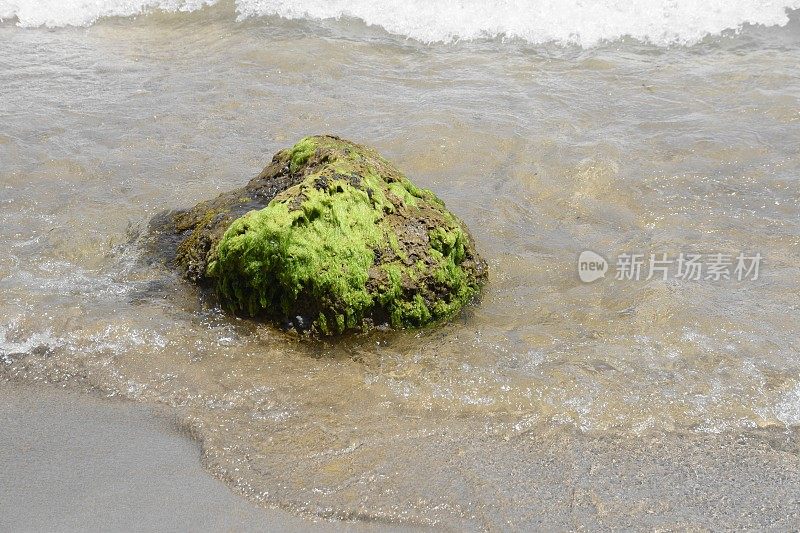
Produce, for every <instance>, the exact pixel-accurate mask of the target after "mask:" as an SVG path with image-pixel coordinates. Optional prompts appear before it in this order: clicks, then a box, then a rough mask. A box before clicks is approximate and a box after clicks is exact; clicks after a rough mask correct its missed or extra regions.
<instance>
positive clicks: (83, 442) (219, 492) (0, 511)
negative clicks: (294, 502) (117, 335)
mask: <svg viewBox="0 0 800 533" xmlns="http://www.w3.org/2000/svg"><path fill="white" fill-rule="evenodd" d="M0 405H2V409H0V427H2V428H3V431H2V432H0V448H2V450H3V453H2V454H0V530H4V531H27V530H39V531H42V530H47V531H58V530H91V531H98V530H128V531H132V530H135V531H156V530H158V531H186V530H225V531H264V530H280V531H297V532H300V531H309V530H311V531H360V530H362V529H363V528H364V526H362V525H360V524H346V523H340V524H336V523H332V522H326V521H324V520H321V519H320V520H313V519H310V518H302V517H298V516H295V515H293V514H291V513H289V512H287V511H283V510H280V509H265V508H262V507H259V506H257V505H255V504H253V503H251V502H249V501H247V500H246V499H244V498H242V497H240V496H238V495H236V494H235V493H233V492H232V491H231V490H230V489H229V488H228V487H226V486H225V485H224V484H223V483H222V482H220V481H218V480H216V479H214V478H213V477H212V476H211V475H210V474H209V473H208V472H206V471H205V470H204V469H203V468H202V466H201V462H200V447H199V445H198V443H197V442H196V441H194V440H192V439H191V438H189V437H188V436H187V435H185V434H182V432H181V430H180V428H179V427H178V426H176V425H175V424H173V423H171V422H170V421H169V420H168V417H166V416H162V415H160V414H159V413H157V412H156V411H157V410H158V409H153V408H151V407H149V406H144V405H137V404H134V403H132V402H127V401H108V400H103V399H101V398H96V397H93V396H90V395H86V394H81V393H78V392H74V391H69V390H60V389H56V388H51V387H46V386H31V385H23V384H17V383H10V382H0Z"/></svg>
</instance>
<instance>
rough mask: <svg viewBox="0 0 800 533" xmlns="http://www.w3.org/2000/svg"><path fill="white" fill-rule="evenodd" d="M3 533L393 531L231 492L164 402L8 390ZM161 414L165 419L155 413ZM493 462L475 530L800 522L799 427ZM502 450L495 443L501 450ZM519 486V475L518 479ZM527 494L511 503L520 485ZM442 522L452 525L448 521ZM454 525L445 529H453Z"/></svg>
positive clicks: (603, 443) (568, 440)
mask: <svg viewBox="0 0 800 533" xmlns="http://www.w3.org/2000/svg"><path fill="white" fill-rule="evenodd" d="M0 406H1V411H0V412H1V414H0V423H1V424H2V426H1V427H3V433H2V435H0V447H2V449H3V454H2V458H0V487H2V489H0V529H2V530H5V531H76V530H81V531H108V530H117V531H122V530H125V531H187V530H193V531H197V530H203V531H372V530H375V529H380V530H391V531H413V530H425V529H428V528H424V527H420V526H417V527H411V526H409V527H401V526H400V525H397V524H395V525H390V524H385V523H383V524H381V523H375V524H372V525H371V526H370V525H369V524H364V523H348V522H330V521H324V520H322V521H321V520H312V519H310V518H309V519H302V518H298V517H297V516H294V515H292V514H290V513H287V512H285V511H280V510H275V509H263V508H259V507H257V506H255V505H253V504H250V503H248V502H247V501H246V500H244V499H243V498H241V497H239V496H237V495H235V494H233V493H232V492H231V491H230V490H229V489H228V488H227V487H226V486H225V485H224V484H222V483H220V482H218V481H217V480H215V479H213V478H212V477H211V476H210V475H209V474H208V473H207V472H206V471H204V470H203V469H202V468H201V465H200V452H199V449H198V446H197V444H196V443H195V442H193V441H192V440H190V439H189V438H188V437H187V436H186V435H184V434H181V432H180V430H179V429H178V427H177V426H175V425H174V423H173V422H171V421H170V420H169V418H168V415H166V414H165V413H164V411H163V410H156V411H155V412H153V411H152V410H150V409H148V408H146V407H143V406H137V405H134V404H131V403H129V402H122V401H103V400H100V399H97V398H93V397H91V396H86V395H79V394H76V393H71V392H65V391H63V390H58V389H52V388H45V387H25V388H22V387H19V386H18V385H10V384H7V383H6V384H3V385H2V387H0ZM156 413H160V414H156ZM481 446H482V449H483V450H484V453H483V454H482V455H474V454H472V455H470V454H464V453H456V454H455V455H454V457H453V460H452V463H453V464H452V465H451V466H452V467H453V468H459V469H461V468H478V467H479V463H485V462H486V461H489V462H491V463H492V465H493V469H494V470H495V476H494V477H493V478H492V479H488V480H486V481H484V482H483V483H482V484H481V495H480V498H478V500H477V504H476V506H475V507H474V508H472V509H469V510H467V511H468V513H469V514H470V515H471V519H470V520H469V521H467V522H466V523H465V524H466V525H467V526H468V528H469V529H474V530H480V529H484V528H489V529H491V528H492V527H493V526H492V525H493V524H494V525H497V524H502V525H503V527H507V528H512V529H530V528H535V529H539V530H544V529H547V530H556V531H566V530H582V529H588V530H619V529H647V530H704V529H709V528H710V529H720V528H722V529H759V530H765V529H770V530H786V529H791V528H792V527H794V526H795V525H797V523H798V521H799V520H800V435H798V434H797V432H794V433H787V432H782V431H762V432H749V433H740V434H722V435H704V436H697V435H691V434H684V435H674V434H672V435H665V434H661V435H650V436H647V437H643V438H638V439H631V438H614V437H610V438H587V437H585V436H582V435H579V434H575V433H571V434H546V435H532V436H530V437H529V438H528V439H527V445H526V447H525V450H526V454H525V455H520V456H515V457H514V458H513V460H510V461H509V460H505V461H502V462H495V461H493V460H492V459H491V457H502V456H503V455H504V454H503V451H502V450H500V449H491V446H492V444H491V443H489V442H485V443H481ZM494 446H496V445H494ZM509 481H510V482H509ZM518 483H524V484H525V485H526V487H527V490H528V491H532V493H531V492H529V494H528V497H529V498H530V500H529V501H532V502H536V504H535V505H531V506H530V507H527V508H525V509H517V510H516V512H514V513H513V515H512V514H509V513H508V512H507V511H504V510H507V509H509V508H513V503H512V502H510V501H509V500H513V498H514V493H515V490H516V488H515V485H516V484H518ZM440 526H446V525H445V524H440ZM445 529H447V527H445Z"/></svg>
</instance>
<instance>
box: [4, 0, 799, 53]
mask: <svg viewBox="0 0 800 533" xmlns="http://www.w3.org/2000/svg"><path fill="white" fill-rule="evenodd" d="M216 2H217V0H0V18H4V19H9V18H13V17H16V18H17V19H18V24H19V25H20V26H25V27H35V26H49V27H53V26H66V25H88V24H91V23H93V22H94V21H96V20H97V19H98V18H101V17H108V16H130V15H137V14H141V13H143V12H147V11H150V10H153V9H163V10H167V11H193V10H196V9H200V8H201V7H203V6H205V5H210V4H214V3H216ZM235 5H236V11H237V13H238V18H239V19H243V18H250V17H259V16H266V15H277V16H280V17H285V18H289V19H298V18H310V19H340V18H348V17H350V18H356V19H360V20H362V21H364V22H365V23H366V24H368V25H374V26H380V27H382V28H384V29H385V30H387V31H389V32H391V33H394V34H397V35H402V36H406V37H411V38H413V39H416V40H419V41H422V42H426V43H433V42H452V41H456V40H471V39H479V38H495V37H503V38H519V39H523V40H525V41H528V42H531V43H544V42H556V43H562V44H568V43H569V44H577V45H581V46H593V45H596V44H598V43H600V42H603V41H615V40H618V39H621V38H623V37H633V38H636V39H639V40H641V41H645V42H650V43H653V44H657V45H662V46H663V45H671V44H693V43H696V42H698V41H700V40H702V39H703V38H704V37H706V36H709V35H718V34H720V33H722V32H725V31H726V30H727V31H738V30H739V29H741V28H742V26H743V25H744V24H754V25H755V24H758V25H764V26H783V25H785V24H786V23H787V22H788V20H789V19H788V15H787V9H798V8H800V0H702V1H700V0H235Z"/></svg>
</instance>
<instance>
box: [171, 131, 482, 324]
mask: <svg viewBox="0 0 800 533" xmlns="http://www.w3.org/2000/svg"><path fill="white" fill-rule="evenodd" d="M172 218H173V221H172V224H173V226H174V233H175V234H176V235H179V236H180V239H179V240H180V244H178V247H177V252H176V255H175V260H174V262H175V265H176V266H177V267H178V268H179V269H180V270H181V271H182V272H183V274H184V275H185V276H186V277H188V278H189V279H191V280H194V281H199V282H207V283H209V284H211V285H212V286H213V287H214V289H215V291H216V293H217V294H218V296H219V298H220V300H221V302H222V304H223V305H224V306H225V307H227V308H228V309H229V310H231V311H233V312H236V313H241V314H245V315H249V316H254V317H255V316H266V317H269V318H271V319H273V320H277V321H279V322H281V323H283V324H286V325H287V326H288V325H291V326H294V327H295V328H296V329H298V330H300V331H302V330H309V329H310V330H312V331H314V332H316V333H318V334H322V335H328V334H338V333H343V332H345V331H349V330H362V331H363V330H368V329H370V328H372V327H376V326H383V325H389V326H391V327H394V328H408V327H421V326H424V325H426V324H429V323H432V322H436V321H439V320H443V319H446V318H448V317H451V316H453V315H454V314H455V313H456V312H458V311H459V310H460V309H461V307H462V306H463V305H464V304H466V303H467V302H468V301H469V300H470V299H471V298H472V297H473V296H475V295H476V294H477V293H478V291H479V290H480V287H481V285H482V284H483V283H484V282H485V280H486V278H487V266H486V263H485V261H484V260H483V259H481V258H480V256H479V255H478V253H477V251H476V250H475V245H474V242H473V239H472V237H471V236H470V234H469V232H468V231H467V229H466V227H465V226H464V224H463V222H461V221H460V220H459V219H458V218H456V217H455V216H454V215H453V214H452V213H450V212H449V211H448V210H447V209H446V208H445V206H444V203H443V202H442V201H441V200H439V199H438V198H437V197H436V196H435V195H434V194H433V193H432V192H431V191H428V190H425V189H420V188H418V187H416V186H415V185H414V184H413V183H411V181H409V180H408V178H406V177H405V176H404V175H403V174H402V173H400V172H399V171H398V170H397V169H396V168H395V167H394V166H393V165H392V164H390V163H389V162H388V161H386V160H385V159H383V158H382V157H381V156H380V155H378V154H377V153H376V152H375V151H374V150H372V149H370V148H367V147H364V146H361V145H358V144H355V143H352V142H349V141H345V140H343V139H340V138H338V137H334V136H314V137H306V138H304V139H302V140H301V141H300V142H298V143H297V144H296V145H295V146H294V147H292V148H291V149H288V150H282V151H280V152H278V153H277V154H276V155H275V157H274V158H273V160H272V163H271V164H270V165H269V166H267V168H265V169H264V170H263V171H262V172H261V174H259V176H257V177H256V178H254V179H253V180H252V181H251V182H250V183H248V184H247V186H245V187H243V188H242V189H238V190H235V191H231V192H229V193H225V194H223V195H221V196H219V197H218V198H216V199H215V200H211V201H208V202H203V203H201V204H199V205H197V206H195V207H194V208H193V209H191V210H189V211H186V212H182V213H178V214H177V215H174V216H173V217H172Z"/></svg>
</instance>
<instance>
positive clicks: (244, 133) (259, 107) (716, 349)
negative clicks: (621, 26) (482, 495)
mask: <svg viewBox="0 0 800 533" xmlns="http://www.w3.org/2000/svg"><path fill="white" fill-rule="evenodd" d="M798 29H800V26H798V23H797V21H796V20H795V21H793V22H792V23H791V24H790V25H789V27H788V28H784V29H781V30H751V31H748V32H745V34H744V35H742V36H739V37H736V38H732V39H731V38H726V39H722V40H719V39H717V40H714V39H709V40H707V41H705V42H704V43H702V44H700V45H697V46H694V47H690V48H680V47H677V48H669V49H659V48H654V47H647V46H642V45H637V44H634V43H624V44H620V43H616V44H613V45H608V46H606V47H601V48H598V49H594V50H590V51H583V50H578V49H569V48H555V47H540V48H534V47H530V46H526V45H522V44H519V43H514V42H506V43H503V42H499V41H498V42H494V41H493V42H478V43H471V44H468V43H462V44H454V45H448V46H423V45H420V44H415V43H413V42H411V41H405V40H402V39H399V38H393V37H389V36H387V35H384V34H382V33H381V32H379V31H377V30H374V29H370V30H367V29H364V28H361V29H358V31H362V32H363V36H361V37H362V38H361V39H355V38H353V36H352V31H354V30H353V29H352V28H348V27H346V26H345V25H344V23H342V24H339V25H337V24H336V23H327V24H326V25H324V26H323V25H314V24H311V23H303V22H297V21H295V22H286V21H277V20H267V21H265V20H250V21H245V22H242V23H233V22H231V21H230V20H229V18H228V17H221V16H218V13H217V12H216V11H214V9H211V10H207V11H204V12H199V13H194V14H178V15H163V14H162V15H153V16H148V17H143V18H141V19H139V20H111V21H105V22H102V23H99V24H98V25H96V26H93V27H91V28H87V29H60V30H56V31H43V30H19V29H17V28H14V27H13V26H11V25H5V26H0V43H2V44H0V64H1V65H2V68H0V116H2V126H0V203H1V204H2V210H0V250H2V253H0V288H1V289H2V291H1V292H0V316H1V317H2V319H0V361H2V364H0V375H2V376H4V377H5V378H9V379H16V380H23V381H39V382H51V383H59V384H65V385H70V386H76V387H80V388H86V389H92V390H95V391H100V392H102V393H103V394H107V395H110V396H121V397H126V398H130V399H134V400H137V401H142V402H160V403H165V404H168V405H171V406H174V407H175V408H176V411H177V412H178V413H179V414H180V416H181V417H182V418H183V419H185V421H186V424H187V426H188V427H190V428H191V429H192V431H193V432H194V433H195V434H196V435H197V436H198V438H199V439H201V441H202V443H203V446H204V452H205V456H204V457H205V459H204V460H205V462H206V465H207V467H208V468H209V469H210V470H211V471H212V472H214V473H215V474H216V475H217V476H219V477H221V478H223V479H225V480H227V481H229V482H230V483H231V484H232V485H234V486H235V487H236V488H237V489H238V490H240V491H242V492H243V493H246V494H247V495H249V496H250V497H252V498H254V499H256V500H264V501H269V502H276V503H279V504H281V505H285V506H288V507H291V508H294V509H306V510H309V511H313V512H316V513H320V514H324V515H331V516H340V517H362V518H371V519H384V518H385V519H392V520H394V519H398V520H402V519H408V520H416V521H424V520H437V519H446V518H447V517H451V516H462V517H464V519H465V520H467V522H469V520H471V519H474V516H473V515H471V514H470V513H471V511H469V510H468V509H467V507H468V504H467V502H471V501H474V498H475V494H476V492H480V490H481V487H482V486H484V485H485V484H487V483H488V484H491V483H494V482H495V481H497V480H498V479H500V478H501V477H502V476H504V475H507V474H508V473H509V472H510V471H513V470H514V469H515V468H516V466H515V465H516V464H517V462H518V461H519V460H520V457H524V454H525V449H526V442H527V441H526V439H529V438H534V437H533V436H534V435H536V437H535V438H540V436H541V434H543V433H544V434H547V433H548V432H559V431H571V430H576V429H577V430H579V431H582V432H585V433H587V434H590V435H596V434H607V433H612V434H614V435H622V436H631V435H634V436H635V435H642V434H644V433H646V432H648V431H650V430H666V431H692V432H700V433H707V432H711V433H715V432H721V431H724V430H727V429H741V428H757V427H769V426H779V427H783V426H787V425H788V426H796V425H798V424H800V359H798V354H800V346H799V345H798V340H797V335H796V332H797V331H798V330H800V308H799V306H800V304H798V301H800V300H799V299H798V295H800V288H799V286H798V283H797V279H798V277H799V276H800V264H798V259H799V258H800V216H798V215H800V208H798V206H799V205H800V192H799V191H800V189H798V187H797V178H798V174H799V171H800V154H798V147H797V139H798V138H800V102H798V95H800V81H799V80H800V61H798V59H800V33H798ZM201 30H202V31H201ZM321 132H331V133H337V134H339V135H342V136H344V137H346V138H351V139H353V140H355V141H358V142H366V143H369V144H372V145H374V146H375V147H376V148H378V150H379V151H381V152H382V153H383V154H385V155H386V156H387V157H388V158H390V159H392V160H393V161H395V162H396V163H397V164H398V166H399V167H400V168H402V169H403V170H405V171H406V172H407V173H408V174H409V175H410V176H411V177H412V178H413V179H414V180H415V181H416V182H417V183H418V184H420V185H421V186H424V187H427V188H431V189H433V190H434V191H436V193H437V194H438V195H439V196H440V197H442V198H443V199H445V201H447V203H448V206H449V207H450V208H451V209H452V210H453V211H454V212H456V213H457V214H458V215H459V216H460V217H461V218H462V219H463V220H464V221H465V222H466V223H467V224H468V225H469V226H470V228H472V230H473V233H474V235H475V237H476V239H477V241H478V244H479V248H480V249H481V251H482V253H483V255H484V256H485V257H486V258H487V259H489V261H490V264H491V268H492V278H491V281H490V284H489V285H488V287H487V289H486V291H485V293H484V295H483V298H482V301H481V302H480V304H479V305H476V306H474V307H473V308H471V309H469V310H468V311H467V312H466V313H465V314H464V316H462V317H460V318H459V319H458V320H455V321H453V322H452V323H450V324H447V325H445V326H444V327H442V328H438V329H435V330H426V331H421V332H405V333H395V334H377V335H371V336H367V337H359V338H351V339H346V340H343V341H341V342H331V341H328V342H310V341H305V340H298V339H296V338H294V337H292V336H291V335H287V334H284V333H281V332H279V331H276V330H274V329H272V328H270V327H269V326H266V325H259V324H254V323H250V322H247V321H241V320H236V319H232V318H230V317H227V316H225V315H224V314H222V313H221V312H220V311H219V309H217V308H216V307H215V306H214V304H213V302H206V301H204V300H202V299H201V298H200V297H199V296H200V295H199V294H198V293H197V291H196V290H195V289H194V288H193V287H192V286H189V285H187V284H184V283H183V282H181V281H179V280H178V279H176V278H175V277H174V276H173V274H172V273H170V272H169V271H167V270H165V269H163V268H162V267H160V266H159V265H157V264H149V263H148V261H147V260H146V258H144V257H142V254H141V249H140V247H139V246H138V245H137V244H136V243H137V238H138V236H139V235H141V234H142V232H143V228H145V226H146V224H147V221H148V220H149V218H150V217H151V216H153V215H154V214H156V213H157V212H159V211H161V210H163V209H165V208H177V207H185V206H188V205H191V204H194V203H195V202H197V201H199V200H202V199H205V198H209V197H211V196H214V195H216V194H218V193H219V192H220V191H222V190H225V189H229V188H233V187H237V186H239V185H241V184H242V183H244V182H245V181H246V180H247V179H249V178H250V177H251V176H253V175H255V174H256V173H257V172H258V171H259V170H260V168H261V167H262V166H263V165H264V164H266V162H268V160H269V158H270V157H271V155H272V153H274V152H275V151H277V150H278V149H280V148H282V147H285V146H288V145H290V144H292V143H293V142H295V141H296V140H297V139H298V138H300V137H302V136H304V135H306V134H311V133H321ZM131 243H134V244H131ZM583 250H594V251H597V252H600V253H602V254H603V255H605V256H606V257H612V256H615V255H618V254H620V253H626V252H631V251H636V252H640V253H646V254H649V253H651V252H652V253H659V254H660V253H667V254H670V255H676V254H678V253H680V252H698V251H699V252H703V253H716V252H724V253H733V254H736V253H738V252H740V251H746V252H760V253H761V254H762V255H763V257H764V261H763V264H762V266H761V273H760V277H759V279H758V280H755V281H751V280H749V281H744V282H736V281H728V282H705V281H682V280H675V279H669V280H667V281H662V280H655V279H653V280H650V281H645V280H642V281H639V282H631V281H617V280H614V279H613V278H611V277H607V278H606V279H604V280H600V281H597V282H595V283H592V284H584V283H581V281H580V280H579V279H578V276H577V270H576V260H577V257H578V254H579V253H580V252H581V251H583ZM481 450H484V451H485V453H486V455H480V453H479V452H480V451H481ZM476 456H480V457H482V460H481V461H477V462H474V463H470V465H471V466H470V467H469V468H468V469H465V468H464V467H459V466H458V464H459V463H458V461H459V460H458V458H459V457H476ZM490 458H491V460H490ZM420 480H424V482H420ZM514 487H516V489H515V488H514ZM506 489H507V490H509V491H511V492H510V493H509V494H507V498H508V501H509V502H511V501H520V500H519V499H520V498H522V500H524V499H525V498H527V497H533V496H525V494H526V487H525V485H524V483H522V484H520V485H518V486H516V485H514V486H511V487H510V488H508V487H506ZM539 496H541V495H539ZM514 498H517V500H514ZM470 517H471V518H470Z"/></svg>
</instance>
